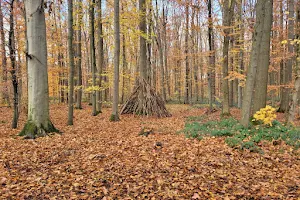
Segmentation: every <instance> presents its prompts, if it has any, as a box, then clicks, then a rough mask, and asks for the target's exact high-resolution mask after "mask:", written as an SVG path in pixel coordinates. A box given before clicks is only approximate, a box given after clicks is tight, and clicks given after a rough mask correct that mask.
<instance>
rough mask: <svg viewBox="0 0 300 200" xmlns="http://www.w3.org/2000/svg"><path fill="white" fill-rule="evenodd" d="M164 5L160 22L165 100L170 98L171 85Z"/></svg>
mask: <svg viewBox="0 0 300 200" xmlns="http://www.w3.org/2000/svg"><path fill="white" fill-rule="evenodd" d="M165 12H166V10H165V7H164V5H163V15H162V23H163V26H162V27H163V38H164V48H163V49H164V66H165V67H164V71H165V75H166V77H165V80H166V86H167V90H166V92H165V93H164V95H165V96H164V99H165V100H166V101H167V100H168V98H170V93H171V90H170V88H171V86H170V77H169V69H168V38H167V17H168V16H167V13H165Z"/></svg>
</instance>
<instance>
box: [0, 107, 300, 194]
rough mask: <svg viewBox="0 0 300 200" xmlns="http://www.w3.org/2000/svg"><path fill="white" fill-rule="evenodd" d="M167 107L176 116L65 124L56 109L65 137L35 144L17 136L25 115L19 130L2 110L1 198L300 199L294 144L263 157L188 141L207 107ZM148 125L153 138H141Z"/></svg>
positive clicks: (214, 141)
mask: <svg viewBox="0 0 300 200" xmlns="http://www.w3.org/2000/svg"><path fill="white" fill-rule="evenodd" d="M168 108H169V110H170V111H171V113H172V117H169V118H163V119H157V118H154V117H140V116H133V115H122V116H121V121H120V122H110V121H109V116H110V113H111V110H110V109H104V112H103V113H102V114H100V115H98V116H96V117H92V116H91V108H90V107H88V106H86V105H85V106H84V109H83V110H75V119H74V122H75V125H74V126H66V123H67V107H66V105H53V106H51V119H52V121H53V123H54V124H55V126H56V127H57V128H58V129H59V130H61V131H62V132H63V134H62V135H58V134H57V135H54V136H50V137H44V138H38V139H36V140H24V139H22V138H19V137H16V134H17V133H18V132H19V131H20V129H21V128H22V127H23V125H24V122H25V115H21V117H20V124H19V127H20V128H19V129H18V130H12V129H11V128H10V123H11V116H12V114H11V113H12V111H11V110H9V109H8V108H0V199H100V200H101V199H103V200H108V199H298V198H300V156H299V153H295V152H294V151H292V149H291V147H290V146H287V145H285V144H280V145H277V146H273V145H272V144H271V143H270V144H265V145H264V147H263V148H264V152H265V153H264V154H259V153H250V152H249V151H241V150H236V149H232V148H230V147H228V146H227V145H226V144H225V142H224V138H213V137H210V138H204V139H203V140H201V141H198V140H195V139H187V138H185V136H184V135H183V134H178V133H177V132H178V131H180V130H182V129H183V128H184V124H185V120H186V118H187V117H189V116H199V115H203V114H204V112H205V109H197V108H193V107H191V106H185V105H168ZM233 113H234V115H235V117H239V112H238V111H237V110H233ZM219 116H220V113H219V112H216V113H213V114H211V115H210V116H209V118H210V119H214V120H215V119H217V118H218V117H219ZM143 127H147V128H153V130H154V133H153V134H150V135H149V136H148V137H145V136H140V135H139V132H140V131H141V129H142V128H143ZM158 144H159V145H158ZM298 152H299V151H298Z"/></svg>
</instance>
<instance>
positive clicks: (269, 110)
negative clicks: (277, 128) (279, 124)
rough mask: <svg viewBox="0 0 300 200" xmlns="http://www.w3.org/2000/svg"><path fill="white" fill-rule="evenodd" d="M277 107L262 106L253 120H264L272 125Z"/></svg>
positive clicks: (265, 123)
mask: <svg viewBox="0 0 300 200" xmlns="http://www.w3.org/2000/svg"><path fill="white" fill-rule="evenodd" d="M275 111H276V109H275V108H273V107H272V106H269V105H267V106H266V107H265V108H261V109H260V110H259V111H257V112H256V113H255V114H254V115H253V118H254V119H253V120H252V121H259V122H262V123H263V124H264V125H269V126H272V122H273V121H274V120H275V119H276V117H277V116H276V114H275Z"/></svg>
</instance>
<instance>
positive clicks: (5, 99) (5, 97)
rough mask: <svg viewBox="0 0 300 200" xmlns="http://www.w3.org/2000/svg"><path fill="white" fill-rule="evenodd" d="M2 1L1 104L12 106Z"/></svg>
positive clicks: (0, 26)
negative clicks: (9, 93) (8, 85)
mask: <svg viewBox="0 0 300 200" xmlns="http://www.w3.org/2000/svg"><path fill="white" fill-rule="evenodd" d="M1 4H2V1H0V36H1V51H2V54H1V57H2V81H1V82H2V83H3V89H2V91H1V93H2V99H1V102H0V103H3V104H8V106H10V101H9V95H8V87H7V58H6V49H5V33H4V24H3V12H2V10H3V9H2V8H3V6H2V5H1Z"/></svg>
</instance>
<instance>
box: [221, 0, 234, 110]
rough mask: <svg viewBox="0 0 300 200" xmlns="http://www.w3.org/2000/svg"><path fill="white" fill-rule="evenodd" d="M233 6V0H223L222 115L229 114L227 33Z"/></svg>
mask: <svg viewBox="0 0 300 200" xmlns="http://www.w3.org/2000/svg"><path fill="white" fill-rule="evenodd" d="M234 6H235V0H232V1H231V0H225V1H224V2H223V27H224V42H223V67H222V71H223V80H222V82H223V83H222V86H223V108H222V114H223V115H230V106H229V85H228V79H227V78H226V77H227V76H228V58H229V53H228V52H229V40H230V37H229V34H230V29H229V28H230V26H231V21H232V17H233V12H234Z"/></svg>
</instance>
